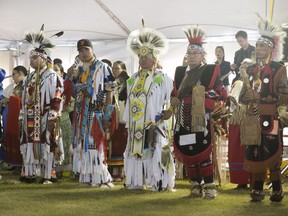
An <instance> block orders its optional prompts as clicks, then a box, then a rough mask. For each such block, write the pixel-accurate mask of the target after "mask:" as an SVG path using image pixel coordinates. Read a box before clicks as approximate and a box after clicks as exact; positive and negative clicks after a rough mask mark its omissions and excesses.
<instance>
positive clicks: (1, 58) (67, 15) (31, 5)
mask: <svg viewBox="0 0 288 216" xmlns="http://www.w3.org/2000/svg"><path fill="white" fill-rule="evenodd" d="M272 3H274V4H272ZM287 9H288V1H287V0H274V1H272V0H254V1H251V0H241V1H239V0H217V1H215V0H201V1H199V0H178V1H175V0H154V1H151V0H146V1H138V0H125V1H124V0H123V1H119V0H118V1H116V0H101V1H100V0H49V1H44V0H0V14H1V22H0V50H1V51H0V67H2V68H4V69H6V70H7V72H8V73H11V68H13V67H14V66H16V65H17V64H23V65H25V66H28V61H27V56H28V44H27V43H25V42H24V41H23V37H24V34H25V33H26V32H27V31H29V32H31V31H39V29H40V27H41V25H42V24H44V25H45V29H44V30H45V34H46V35H47V36H50V35H53V34H55V33H56V32H58V31H61V30H63V31H64V35H63V36H61V37H60V38H58V39H56V40H55V44H56V45H57V46H56V48H54V50H53V56H52V57H54V58H55V57H58V58H61V59H62V60H63V62H64V67H65V68H66V69H67V67H68V66H69V65H71V64H72V62H73V60H74V57H75V56H76V55H77V50H76V43H77V41H78V40H79V39H81V38H87V39H90V40H91V41H93V45H94V48H95V53H96V55H97V57H99V58H100V59H102V58H108V59H110V60H111V61H112V62H113V61H116V60H122V61H124V62H125V63H126V64H127V66H128V68H130V70H131V71H130V72H132V71H135V70H136V69H137V67H138V64H137V62H135V61H136V60H135V59H134V58H132V57H131V55H130V54H129V53H128V52H127V50H126V39H127V36H128V34H129V32H131V31H133V30H135V29H138V28H141V18H142V17H143V18H144V20H145V26H147V27H151V28H154V29H158V30H160V31H161V32H162V33H163V34H164V35H166V37H167V38H168V39H169V42H170V49H169V52H168V54H166V55H165V56H163V57H162V59H161V60H162V61H163V63H164V69H165V70H167V73H168V74H169V75H171V76H173V73H174V69H175V67H176V66H177V65H181V64H182V58H183V55H184V54H185V51H186V47H187V40H185V36H184V33H183V32H182V27H184V26H186V25H194V24H198V25H200V26H202V27H203V29H204V30H205V31H206V34H207V44H206V50H207V53H208V55H207V62H208V63H212V62H213V61H214V49H215V47H216V46H217V45H223V46H224V48H225V52H226V59H227V60H228V61H231V62H232V61H233V56H234V52H235V51H236V50H237V49H239V46H238V45H237V43H236V42H235V38H234V35H235V33H236V32H237V31H238V30H240V29H242V30H245V31H247V33H248V35H249V41H250V42H251V43H252V44H253V43H254V42H255V39H256V38H257V37H258V34H257V26H256V24H257V16H256V15H255V13H256V12H257V13H259V14H260V15H261V16H262V17H270V18H273V21H275V22H276V23H278V24H283V23H287V20H288V13H287Z"/></svg>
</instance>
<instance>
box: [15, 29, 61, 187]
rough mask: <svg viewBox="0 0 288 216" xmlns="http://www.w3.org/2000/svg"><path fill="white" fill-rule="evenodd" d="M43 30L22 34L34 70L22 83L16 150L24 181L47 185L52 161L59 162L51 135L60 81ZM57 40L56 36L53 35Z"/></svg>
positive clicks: (57, 112)
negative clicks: (29, 47) (35, 179)
mask: <svg viewBox="0 0 288 216" xmlns="http://www.w3.org/2000/svg"><path fill="white" fill-rule="evenodd" d="M43 27H44V26H42V28H41V31H40V32H39V33H31V34H30V33H29V34H26V36H25V39H26V40H27V41H28V42H29V43H31V44H32V45H33V46H34V49H33V50H32V51H30V56H29V58H30V66H31V68H33V69H34V71H32V72H31V73H30V74H29V75H28V76H27V77H26V79H25V80H24V82H23V85H24V89H23V93H22V110H21V112H20V115H19V119H20V123H21V139H20V144H21V146H20V149H21V154H22V156H23V172H22V175H23V176H25V177H33V176H41V177H43V178H44V179H45V181H44V184H48V183H51V182H50V181H49V179H50V178H51V173H52V168H53V164H54V161H55V160H59V161H61V160H63V159H64V158H63V157H64V154H63V153H64V152H63V145H62V142H61V141H60V140H59V139H58V136H57V134H56V133H55V131H56V130H57V128H56V121H57V119H58V118H59V116H60V114H61V108H62V92H63V80H62V78H61V77H60V76H59V75H58V74H57V73H56V72H55V71H54V70H52V60H51V57H50V55H51V54H50V53H51V51H50V48H52V47H53V46H54V45H53V44H52V43H51V42H50V41H49V40H48V39H47V38H45V36H44V34H43V30H44V29H43ZM57 36H58V35H57Z"/></svg>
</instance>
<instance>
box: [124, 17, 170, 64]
mask: <svg viewBox="0 0 288 216" xmlns="http://www.w3.org/2000/svg"><path fill="white" fill-rule="evenodd" d="M142 23H143V21H142ZM168 47H169V44H168V41H167V38H166V37H165V36H164V35H163V34H162V33H161V32H159V31H157V30H155V29H151V28H146V27H144V23H143V28H142V29H137V30H135V31H133V32H131V33H130V34H129V36H128V39H127V49H128V50H129V51H130V52H131V53H133V54H134V55H137V56H145V55H147V54H148V53H149V52H151V53H152V54H153V56H154V57H155V58H156V59H157V58H158V57H159V56H160V55H163V54H164V53H166V52H167V50H168Z"/></svg>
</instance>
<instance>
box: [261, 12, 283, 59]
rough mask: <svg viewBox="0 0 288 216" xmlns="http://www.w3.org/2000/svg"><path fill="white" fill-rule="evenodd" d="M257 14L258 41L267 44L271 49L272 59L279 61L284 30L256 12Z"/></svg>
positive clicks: (281, 54)
mask: <svg viewBox="0 0 288 216" xmlns="http://www.w3.org/2000/svg"><path fill="white" fill-rule="evenodd" d="M257 16H258V18H259V20H258V31H259V34H260V37H259V39H258V41H259V42H262V43H265V44H267V45H268V46H270V47H271V48H272V49H273V51H272V59H273V60H274V61H281V60H282V58H283V44H284V39H285V37H286V32H285V31H284V30H283V28H282V27H280V26H279V25H277V24H276V23H273V22H270V21H269V20H267V19H263V18H262V17H261V16H260V15H259V14H257Z"/></svg>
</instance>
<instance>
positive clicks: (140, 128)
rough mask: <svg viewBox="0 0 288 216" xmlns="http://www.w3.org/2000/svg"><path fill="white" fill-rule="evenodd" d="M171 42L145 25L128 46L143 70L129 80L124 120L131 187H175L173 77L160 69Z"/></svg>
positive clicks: (126, 156)
mask: <svg viewBox="0 0 288 216" xmlns="http://www.w3.org/2000/svg"><path fill="white" fill-rule="evenodd" d="M167 45H168V42H167V40H166V38H165V36H164V35H163V34H161V33H160V32H158V31H156V30H153V29H150V28H146V27H143V28H142V29H140V30H135V31H133V32H132V33H131V34H130V35H129V37H128V40H127V47H128V49H129V50H130V51H131V52H132V53H133V54H134V55H136V56H138V57H139V71H138V72H136V73H134V74H133V75H132V76H131V77H130V78H129V79H128V80H127V94H128V97H127V103H126V108H125V113H124V120H125V121H126V127H127V128H128V141H127V147H126V150H125V153H124V171H125V172H124V173H125V177H126V183H125V184H126V187H127V188H128V189H143V188H145V187H146V186H151V187H152V190H153V191H160V190H164V189H173V187H174V179H175V165H174V162H173V159H172V157H171V151H170V145H169V137H168V134H167V125H166V122H165V121H164V120H166V119H168V118H170V117H171V114H172V113H171V112H170V111H166V110H165V108H164V107H165V105H166V104H167V103H169V98H170V93H171V90H172V87H173V84H172V80H171V79H170V78H168V76H167V75H166V74H164V73H163V72H161V71H159V70H158V69H157V68H156V63H157V60H158V58H159V56H160V54H163V53H164V52H165V51H166V50H167Z"/></svg>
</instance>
